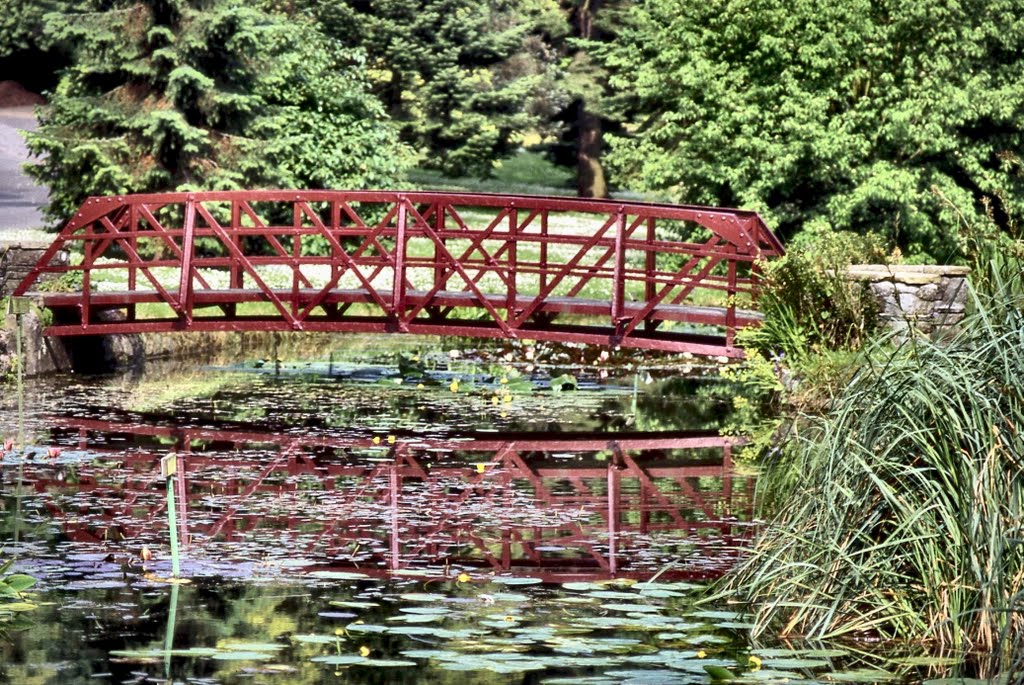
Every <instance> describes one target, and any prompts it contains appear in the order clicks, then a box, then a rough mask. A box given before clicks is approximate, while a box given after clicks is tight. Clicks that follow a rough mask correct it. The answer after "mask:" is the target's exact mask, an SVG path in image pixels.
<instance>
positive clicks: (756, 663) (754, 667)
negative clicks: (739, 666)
mask: <svg viewBox="0 0 1024 685" xmlns="http://www.w3.org/2000/svg"><path fill="white" fill-rule="evenodd" d="M747 664H749V665H750V670H751V671H758V670H760V669H761V660H760V659H758V658H757V657H756V656H754V655H753V654H751V655H750V656H748V657H747Z"/></svg>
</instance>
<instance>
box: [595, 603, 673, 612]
mask: <svg viewBox="0 0 1024 685" xmlns="http://www.w3.org/2000/svg"><path fill="white" fill-rule="evenodd" d="M601 608H602V609H605V610H607V611H628V612H631V613H647V612H650V613H657V612H659V611H661V607H657V606H651V605H650V604H602V605H601Z"/></svg>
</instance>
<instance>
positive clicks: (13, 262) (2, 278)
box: [0, 244, 49, 297]
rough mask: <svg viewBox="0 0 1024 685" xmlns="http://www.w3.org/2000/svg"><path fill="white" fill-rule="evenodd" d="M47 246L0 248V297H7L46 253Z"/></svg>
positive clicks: (8, 246)
mask: <svg viewBox="0 0 1024 685" xmlns="http://www.w3.org/2000/svg"><path fill="white" fill-rule="evenodd" d="M47 247H49V246H48V245H33V244H19V245H3V246H0V297H7V296H8V295H10V294H11V293H12V292H14V289H15V288H17V287H18V284H19V283H21V281H22V279H24V278H25V276H28V272H29V271H31V270H32V267H34V266H35V265H36V262H38V261H39V259H40V258H41V257H42V256H43V253H44V252H46V248H47Z"/></svg>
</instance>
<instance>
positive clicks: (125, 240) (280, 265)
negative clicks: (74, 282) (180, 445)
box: [15, 190, 783, 357]
mask: <svg viewBox="0 0 1024 685" xmlns="http://www.w3.org/2000/svg"><path fill="white" fill-rule="evenodd" d="M275 212H276V214H275ZM473 212H476V213H475V214H474V213H473ZM480 212H484V214H485V215H487V213H488V212H492V213H493V214H494V216H493V218H491V219H489V220H488V219H484V220H483V224H482V225H480V226H475V225H474V224H480V218H479V213H480ZM558 213H566V214H569V215H570V217H569V218H570V221H568V222H561V224H559V223H558V222H555V223H553V222H552V221H551V219H552V216H553V215H555V214H558ZM175 217H177V218H175ZM580 217H584V219H585V218H586V217H590V218H591V220H592V221H593V222H595V223H594V227H595V228H596V227H597V226H598V225H599V226H600V228H598V229H597V230H596V232H586V231H585V230H584V229H585V226H586V221H585V220H584V219H581V218H580ZM449 219H450V221H449ZM581 222H582V223H581ZM659 222H662V223H664V222H670V223H671V222H685V225H687V226H690V227H691V228H694V227H699V228H700V229H702V230H704V231H707V232H709V233H710V234H711V236H712V237H711V238H710V239H709V240H707V241H706V242H704V243H700V242H695V241H692V240H689V238H688V235H673V234H672V232H671V231H668V232H665V230H663V235H658V233H657V230H658V226H659V225H660V224H659ZM567 226H568V227H567ZM641 226H642V227H644V235H643V237H634V233H636V232H637V230H638V229H639V228H640V227H641ZM666 230H667V229H666ZM672 230H675V231H678V227H677V228H675V229H672ZM314 240H319V241H324V242H325V243H326V252H327V253H326V254H314V253H311V252H309V245H311V244H312V242H311V241H314ZM200 241H202V242H200ZM463 242H464V243H468V247H466V246H465V245H461V246H460V245H458V244H459V243H463ZM453 246H457V247H455V249H454V250H453V249H451V248H452V247H453ZM76 249H77V250H81V251H82V252H83V254H84V259H83V260H82V261H81V262H80V263H74V264H66V263H62V262H61V261H59V260H58V259H57V256H58V252H59V251H61V250H76ZM321 249H323V247H321ZM782 252H783V250H782V246H781V244H780V243H779V242H778V240H777V239H776V238H775V236H774V235H773V234H772V233H771V231H769V230H768V229H767V227H766V226H765V225H764V222H763V221H761V219H760V218H759V217H758V216H757V215H756V214H755V213H753V212H748V211H743V210H734V209H723V208H715V207H694V206H687V205H665V204H651V203H640V202H623V201H618V200H592V199H578V198H564V197H534V196H514V195H500V194H476V193H445V192H396V191H328V190H322V191H317V190H314V191H224V192H200V193H158V194H149V195H131V196H118V197H109V198H90V199H89V200H87V201H86V202H85V203H84V204H83V206H82V208H81V209H80V210H79V211H78V212H77V213H76V214H75V216H74V217H72V219H71V220H70V221H69V222H68V224H67V225H66V226H65V227H64V229H63V230H62V231H61V233H60V234H59V235H58V236H57V237H56V239H55V240H54V243H53V245H52V246H51V248H50V249H49V250H48V251H47V252H46V253H45V254H44V256H43V258H42V259H41V260H40V262H39V263H38V264H37V265H36V266H35V268H34V269H33V270H32V272H31V273H30V274H29V276H28V277H26V279H25V280H24V281H22V283H21V284H19V286H18V288H17V289H16V290H15V294H17V295H24V294H26V293H32V294H34V295H37V296H39V297H41V298H42V299H41V302H42V304H43V305H44V306H47V307H50V308H52V309H55V310H63V311H64V314H63V315H62V316H61V319H62V323H61V324H59V325H56V326H52V327H50V328H48V329H47V330H46V333H47V334H48V335H94V334H106V333H145V332H167V331H242V330H294V331H302V330H306V331H308V330H316V331H364V332H408V333H424V334H431V335H462V336H473V337H489V338H496V337H501V338H520V337H521V338H532V339H538V340H552V341H562V342H579V343H585V344H593V345H604V346H616V345H621V346H623V347H635V348H641V349H656V350H665V351H674V352H692V353H695V354H701V355H725V356H731V357H736V356H740V354H741V351H740V350H738V349H737V348H735V347H734V345H733V343H732V339H733V335H734V333H735V331H736V329H737V328H740V327H743V326H749V325H757V323H758V316H757V314H756V312H749V311H744V310H740V309H737V306H736V304H735V298H734V297H733V296H734V295H739V294H754V293H756V291H757V289H758V285H759V283H758V278H759V273H760V267H759V265H760V262H761V261H762V260H764V259H767V258H771V257H774V256H778V255H781V254H782ZM672 255H675V256H676V258H677V259H681V260H682V266H679V265H677V264H675V263H673V262H672V261H671V259H669V258H670V257H671V256H672ZM659 260H665V261H663V262H659ZM328 268H329V271H330V278H328V279H324V280H321V281H320V282H318V283H316V284H314V282H313V280H311V279H320V278H321V276H317V275H315V274H313V273H312V271H309V270H315V269H328ZM161 269H163V270H165V271H164V272H161ZM167 269H170V270H172V271H173V272H174V273H175V276H174V279H173V280H176V281H177V282H176V283H174V284H173V285H172V279H168V278H167V276H166V270H167ZM60 274H79V275H81V277H82V282H83V288H82V289H81V291H80V292H78V293H61V294H43V293H41V292H38V291H35V290H33V288H36V287H37V286H38V283H39V281H40V278H41V277H42V276H44V275H60ZM138 274H141V275H142V276H143V277H144V278H143V279H141V281H140V279H138V278H137V276H138ZM275 274H277V275H276V276H275ZM282 276H283V277H284V278H286V279H287V280H288V282H289V283H290V287H289V288H287V289H285V288H280V287H275V286H273V285H271V282H272V281H275V279H277V280H280V277H282ZM343 278H345V279H348V281H352V280H354V281H356V283H355V284H357V285H358V286H359V288H358V289H357V290H353V289H352V287H351V286H352V285H354V284H353V283H351V282H348V283H346V284H345V287H340V286H341V285H342V279H343ZM424 279H426V282H424ZM224 282H227V284H228V287H227V288H224V287H222V286H218V285H217V284H218V283H224ZM174 285H176V286H177V287H176V288H174V287H173V286H174ZM588 289H590V290H591V294H589V295H588V294H587V291H588ZM697 291H707V292H710V293H715V292H720V293H723V295H722V296H721V297H722V298H723V300H722V301H723V303H724V306H722V307H709V306H706V305H702V304H696V303H694V301H693V298H692V297H691V295H692V293H694V292H697ZM593 293H598V296H595V295H594V294H593ZM726 296H729V297H726ZM638 298H639V299H638ZM706 301H707V298H704V299H703V300H698V302H706ZM251 302H262V303H267V304H268V305H269V306H271V307H273V311H276V314H274V315H272V316H243V315H240V314H239V313H238V310H239V305H243V304H245V303H251ZM146 303H150V304H163V305H164V306H165V307H166V308H167V310H168V313H167V315H165V316H164V317H162V318H161V317H160V316H159V315H156V316H154V315H153V314H152V313H150V314H149V316H148V317H147V316H144V315H143V316H140V315H139V312H140V310H139V309H138V305H142V304H146ZM353 304H359V305H360V306H362V307H364V308H367V307H368V308H369V309H370V314H369V315H365V312H360V314H361V315H360V316H344V315H343V314H344V312H345V310H347V309H348V308H349V307H350V306H351V305H353ZM204 307H205V308H216V309H217V310H219V312H217V313H213V314H212V315H210V314H209V313H207V312H203V311H199V310H201V309H202V308H204ZM110 310H121V311H123V312H124V316H123V318H122V319H121V320H118V316H117V314H116V312H115V313H114V315H113V316H111V314H110V313H109V311H110ZM317 310H321V311H322V312H323V314H320V313H318V311H317ZM472 310H478V311H480V313H481V315H482V317H481V320H479V321H460V320H459V319H454V318H449V315H450V314H451V313H452V312H453V311H466V312H471V311H472ZM142 311H143V312H144V313H145V310H142ZM67 312H71V313H72V314H73V318H74V319H76V320H77V322H76V323H66V321H67ZM104 312H107V313H104ZM374 312H376V313H374ZM423 315H426V318H424V316H423ZM566 317H570V318H569V319H566ZM665 322H668V323H666V325H665V326H660V324H662V323H665ZM672 322H675V323H676V324H686V325H689V326H704V327H708V328H709V330H710V331H711V332H712V333H713V335H710V336H709V335H700V334H696V333H694V332H692V331H684V332H665V331H664V329H665V328H666V327H670V326H671V325H672ZM641 323H642V324H643V326H642V327H641V326H640V324H641ZM659 326H660V329H659Z"/></svg>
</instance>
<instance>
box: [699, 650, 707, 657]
mask: <svg viewBox="0 0 1024 685" xmlns="http://www.w3.org/2000/svg"><path fill="white" fill-rule="evenodd" d="M707 655H708V653H707V652H705V651H704V650H703V649H702V650H700V651H699V652H697V658H698V659H703V658H704V657H706V656H707Z"/></svg>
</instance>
